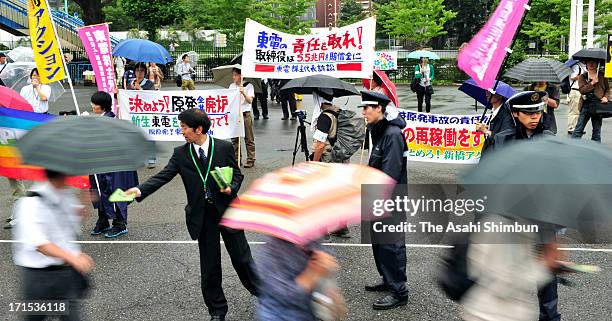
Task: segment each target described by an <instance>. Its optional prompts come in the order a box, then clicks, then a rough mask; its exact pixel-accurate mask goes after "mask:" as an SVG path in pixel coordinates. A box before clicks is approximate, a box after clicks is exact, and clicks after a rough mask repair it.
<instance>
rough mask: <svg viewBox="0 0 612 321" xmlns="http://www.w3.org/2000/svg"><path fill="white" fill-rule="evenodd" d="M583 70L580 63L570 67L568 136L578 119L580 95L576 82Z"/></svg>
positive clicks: (572, 131)
mask: <svg viewBox="0 0 612 321" xmlns="http://www.w3.org/2000/svg"><path fill="white" fill-rule="evenodd" d="M584 70H585V68H584V67H583V66H582V63H577V64H575V65H573V66H572V74H571V75H570V79H569V80H570V84H571V89H570V92H569V94H568V104H569V108H568V111H567V133H568V134H569V135H572V134H573V133H574V129H575V128H576V124H577V123H578V117H580V101H581V99H582V94H580V90H579V89H580V88H579V86H578V80H579V79H580V76H581V75H582V72H583V71H584Z"/></svg>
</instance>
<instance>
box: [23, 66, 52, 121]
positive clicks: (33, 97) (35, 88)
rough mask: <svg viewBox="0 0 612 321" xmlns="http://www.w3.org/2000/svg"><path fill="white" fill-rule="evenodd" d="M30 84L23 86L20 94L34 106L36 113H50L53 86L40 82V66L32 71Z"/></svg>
mask: <svg viewBox="0 0 612 321" xmlns="http://www.w3.org/2000/svg"><path fill="white" fill-rule="evenodd" d="M30 82H31V84H30V85H27V86H25V87H23V88H21V91H20V92H19V94H20V95H21V97H23V98H25V100H27V101H28V103H29V104H30V105H31V106H32V109H33V110H34V112H35V113H39V114H48V111H49V97H50V96H51V87H49V85H45V84H42V83H41V82H40V74H39V73H38V68H34V69H32V71H31V72H30Z"/></svg>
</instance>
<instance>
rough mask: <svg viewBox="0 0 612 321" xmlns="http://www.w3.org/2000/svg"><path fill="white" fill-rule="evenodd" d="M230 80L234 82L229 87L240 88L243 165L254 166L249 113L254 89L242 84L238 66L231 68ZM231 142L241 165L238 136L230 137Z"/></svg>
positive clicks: (251, 117) (251, 124)
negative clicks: (243, 148) (245, 156)
mask: <svg viewBox="0 0 612 321" xmlns="http://www.w3.org/2000/svg"><path fill="white" fill-rule="evenodd" d="M232 80H233V81H234V82H233V83H231V84H230V85H229V89H236V88H239V89H240V110H241V111H242V116H243V119H244V144H245V145H246V150H247V161H246V164H245V165H244V167H245V168H250V167H253V166H255V134H253V116H252V115H251V104H252V103H253V98H254V97H255V89H254V88H253V84H250V83H246V86H245V85H243V84H242V72H241V70H240V69H239V68H234V69H232ZM232 144H234V151H235V152H236V158H237V159H238V162H240V166H241V167H242V161H241V157H240V156H239V153H240V137H234V138H232Z"/></svg>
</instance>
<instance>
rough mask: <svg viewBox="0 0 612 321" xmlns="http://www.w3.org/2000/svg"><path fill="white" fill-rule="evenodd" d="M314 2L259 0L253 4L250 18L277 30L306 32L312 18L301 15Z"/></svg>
mask: <svg viewBox="0 0 612 321" xmlns="http://www.w3.org/2000/svg"><path fill="white" fill-rule="evenodd" d="M314 3H315V2H314V0H259V1H256V2H255V4H254V8H253V9H254V10H253V11H252V14H251V19H253V20H255V21H257V22H259V23H261V24H263V25H266V26H268V27H270V28H272V29H276V30H278V31H282V32H286V33H291V34H306V33H309V32H310V28H312V27H313V25H314V20H303V19H302V17H303V16H304V15H305V14H306V12H307V11H308V10H309V9H310V8H312V6H313V5H314Z"/></svg>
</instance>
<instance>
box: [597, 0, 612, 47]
mask: <svg viewBox="0 0 612 321" xmlns="http://www.w3.org/2000/svg"><path fill="white" fill-rule="evenodd" d="M610 12H612V1H611V0H595V16H596V18H595V28H598V29H597V30H596V33H597V35H598V36H599V39H597V43H598V44H599V45H601V47H603V48H606V46H607V45H608V37H607V36H608V34H612V14H610Z"/></svg>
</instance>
